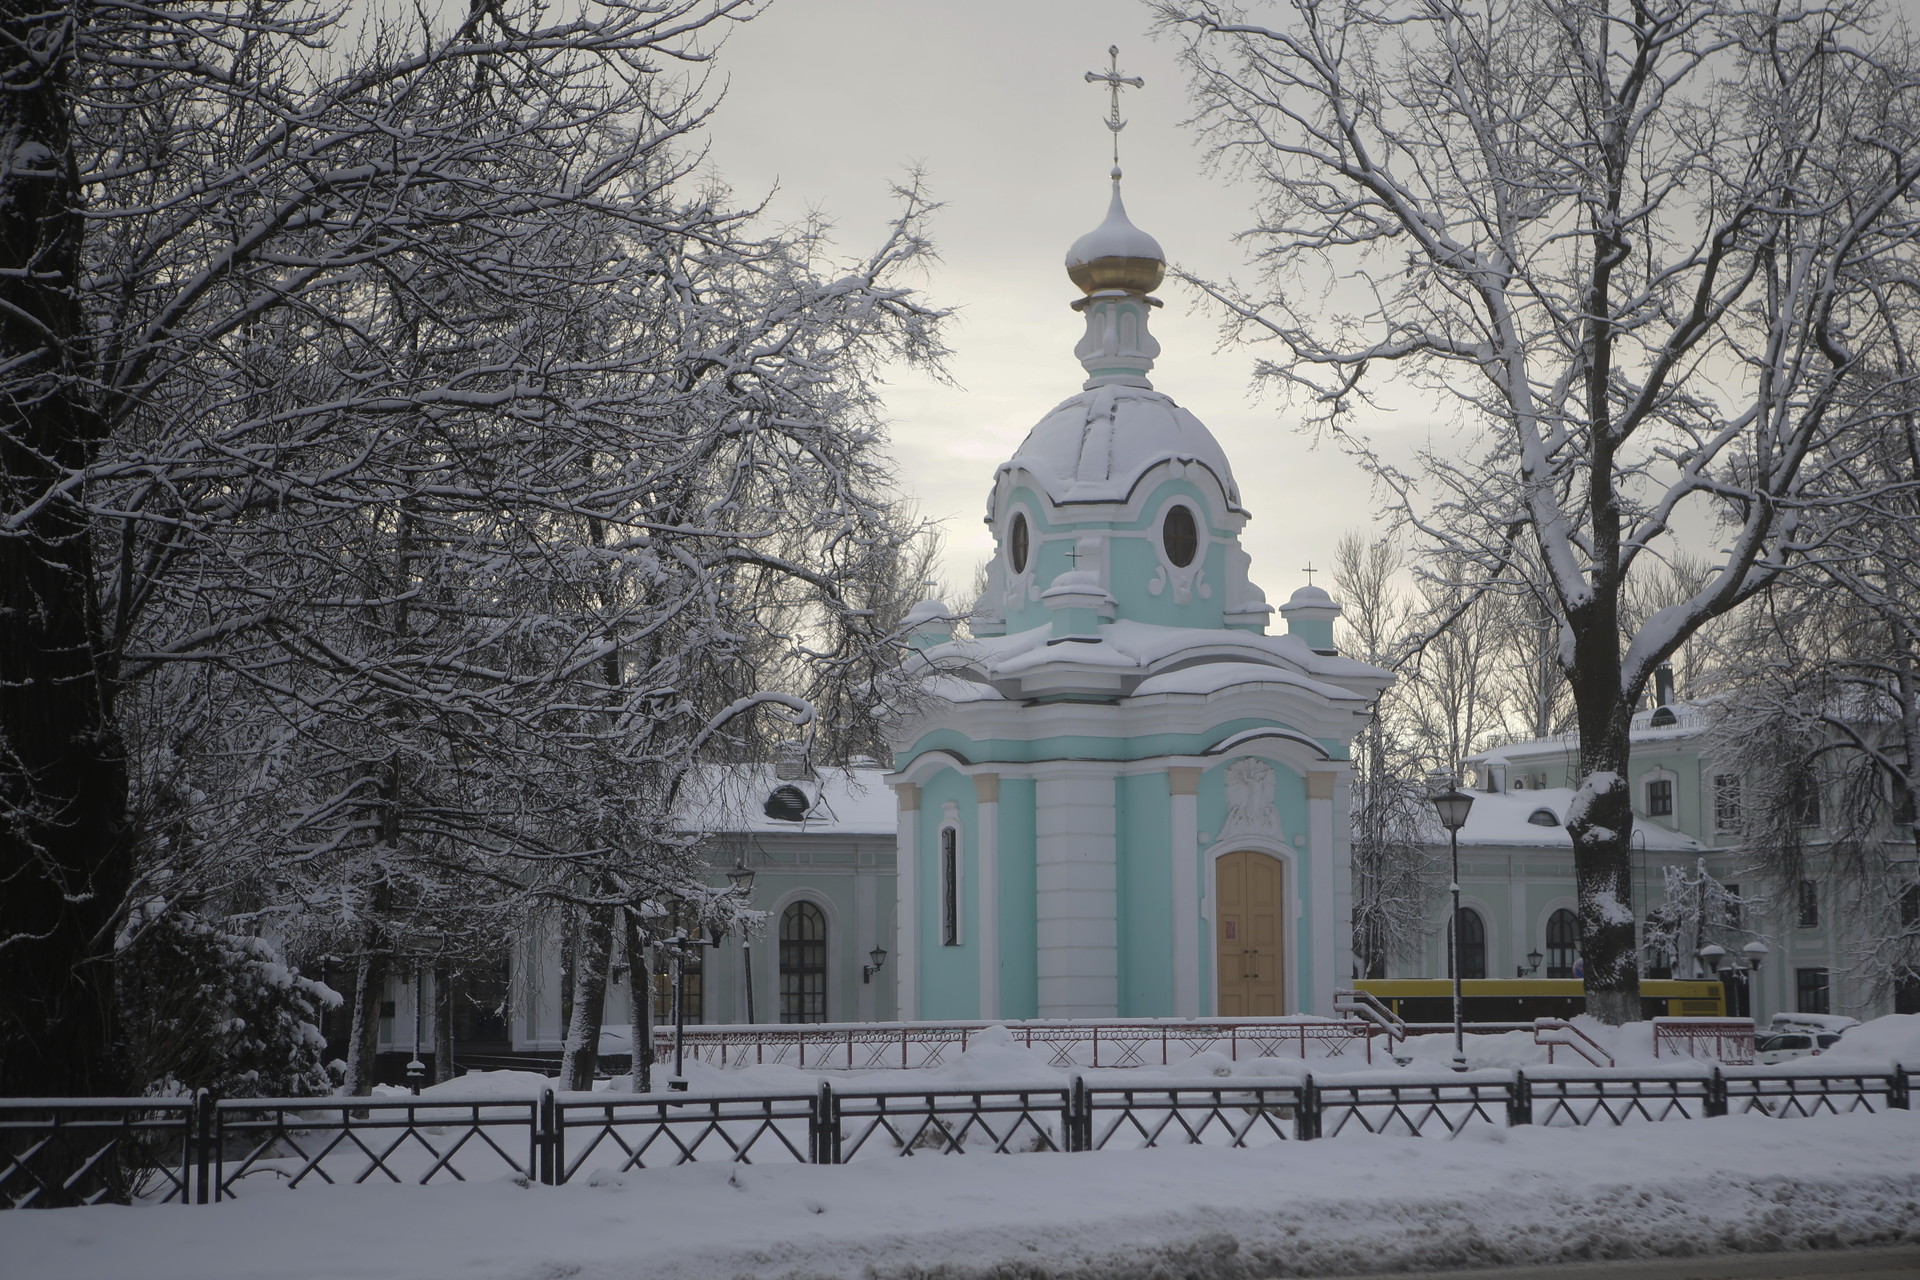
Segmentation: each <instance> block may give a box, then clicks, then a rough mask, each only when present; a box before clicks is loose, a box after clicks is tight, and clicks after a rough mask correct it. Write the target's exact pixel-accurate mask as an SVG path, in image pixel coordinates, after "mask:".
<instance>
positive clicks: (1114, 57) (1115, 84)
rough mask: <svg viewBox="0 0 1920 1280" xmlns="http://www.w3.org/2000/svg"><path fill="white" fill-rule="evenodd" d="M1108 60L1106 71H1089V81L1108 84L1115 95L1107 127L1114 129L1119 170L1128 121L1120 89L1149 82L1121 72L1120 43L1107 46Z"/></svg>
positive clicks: (1114, 150) (1142, 85)
mask: <svg viewBox="0 0 1920 1280" xmlns="http://www.w3.org/2000/svg"><path fill="white" fill-rule="evenodd" d="M1107 61H1108V64H1109V65H1108V67H1107V69H1106V70H1105V71H1089V72H1087V82H1088V83H1089V84H1104V85H1106V86H1107V91H1108V92H1109V93H1110V94H1112V95H1113V97H1112V105H1111V106H1110V107H1109V108H1108V110H1107V128H1109V129H1111V130H1112V131H1113V167H1114V168H1115V169H1116V170H1118V169H1119V168H1120V131H1121V130H1122V129H1124V128H1126V127H1127V122H1126V121H1125V120H1122V119H1121V118H1120V90H1121V88H1122V86H1131V87H1133V88H1135V89H1143V88H1145V87H1146V84H1147V82H1146V81H1145V80H1142V79H1141V78H1140V77H1139V76H1123V75H1121V74H1120V46H1119V45H1117V44H1112V45H1108V46H1107ZM1114 176H1115V177H1119V176H1120V175H1119V174H1118V173H1115V174H1114Z"/></svg>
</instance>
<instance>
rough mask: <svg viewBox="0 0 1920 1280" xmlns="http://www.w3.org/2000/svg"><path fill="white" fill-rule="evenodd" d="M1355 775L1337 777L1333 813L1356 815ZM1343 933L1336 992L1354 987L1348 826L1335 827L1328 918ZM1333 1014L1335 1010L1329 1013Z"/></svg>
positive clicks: (1332, 975)
mask: <svg viewBox="0 0 1920 1280" xmlns="http://www.w3.org/2000/svg"><path fill="white" fill-rule="evenodd" d="M1352 788H1353V775H1352V774H1350V773H1340V774H1336V775H1335V777H1334V783H1333V806H1332V812H1333V813H1346V814H1350V813H1352V812H1353V794H1352ZM1328 919H1329V920H1331V921H1332V923H1333V927H1334V928H1335V929H1337V930H1339V932H1338V933H1336V934H1335V936H1334V937H1333V939H1332V943H1333V963H1334V967H1333V969H1332V970H1331V971H1329V972H1328V974H1327V976H1326V981H1327V982H1328V983H1330V984H1331V988H1332V989H1333V990H1340V989H1342V988H1346V987H1350V986H1352V985H1353V984H1352V978H1353V976H1354V964H1353V839H1352V828H1351V826H1350V825H1349V824H1347V823H1335V824H1334V831H1333V915H1332V916H1330V917H1328ZM1329 1012H1331V1009H1329Z"/></svg>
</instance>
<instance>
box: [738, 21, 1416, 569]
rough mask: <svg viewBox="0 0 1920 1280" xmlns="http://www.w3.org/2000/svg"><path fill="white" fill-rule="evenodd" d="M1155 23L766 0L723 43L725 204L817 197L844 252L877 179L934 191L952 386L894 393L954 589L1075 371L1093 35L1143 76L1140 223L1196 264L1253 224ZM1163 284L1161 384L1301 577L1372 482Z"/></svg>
mask: <svg viewBox="0 0 1920 1280" xmlns="http://www.w3.org/2000/svg"><path fill="white" fill-rule="evenodd" d="M1149 19H1150V15H1149V14H1148V12H1147V9H1146V7H1145V6H1144V5H1143V4H1141V3H1138V0H780V2H779V3H775V4H774V5H772V6H771V8H769V9H768V10H767V11H766V12H765V14H764V15H763V16H761V17H759V18H757V19H755V20H754V21H752V22H749V23H746V24H745V25H743V26H740V27H738V28H737V29H736V30H735V31H734V34H733V35H732V36H731V37H730V38H729V40H728V43H727V46H726V48H725V49H724V50H723V52H722V54H721V56H720V59H719V64H718V69H719V71H720V73H721V75H722V76H724V77H725V78H726V79H727V80H728V82H729V88H728V91H727V97H726V100H725V103H724V104H723V105H722V107H721V108H720V110H719V112H718V114H717V115H716V117H715V118H714V121H713V123H712V126H711V128H710V130H709V133H708V143H709V146H710V154H711V158H712V161H713V164H714V165H715V167H716V168H717V169H718V170H719V171H720V173H721V174H722V176H724V177H725V178H726V179H727V180H728V181H730V182H731V183H732V184H733V185H734V188H735V190H736V192H737V194H738V195H739V196H741V197H748V196H754V195H757V194H759V193H762V192H764V191H766V190H768V189H770V188H773V187H774V186H775V185H776V184H777V185H778V187H779V194H778V196H777V197H776V198H775V201H774V203H773V210H774V212H775V213H776V215H778V216H782V217H788V218H797V217H799V216H800V215H801V214H803V213H804V212H805V211H806V210H807V209H809V208H817V209H820V210H822V211H824V212H825V213H827V214H828V215H830V216H831V217H832V218H833V219H834V220H835V222H836V224H837V228H838V230H837V238H838V239H839V240H840V242H841V243H842V244H843V245H844V246H845V247H846V248H847V249H848V250H859V249H864V248H865V247H867V246H869V245H871V244H873V243H875V242H876V241H877V240H878V238H879V236H880V235H881V233H882V229H883V227H884V225H885V222H886V220H887V218H888V217H889V216H890V212H891V208H892V205H891V202H890V199H889V196H888V188H889V185H890V184H891V183H892V182H894V181H896V180H897V179H898V178H899V177H900V175H901V174H902V173H903V172H904V171H905V170H906V169H907V168H908V167H909V166H911V165H915V164H918V165H920V166H921V167H923V168H924V169H925V171H926V175H927V181H928V184H929V186H930V188H931V191H932V193H933V194H934V195H935V196H936V197H937V198H939V199H941V200H943V201H945V202H946V207H945V208H944V209H943V210H941V211H940V213H939V214H938V215H937V220H936V222H935V223H934V236H935V239H936V240H937V241H938V244H939V247H940V252H941V256H942V261H941V263H940V264H939V265H938V266H937V267H936V268H935V269H934V270H933V271H932V273H931V274H930V275H929V277H928V278H927V279H926V281H925V282H924V284H925V288H926V291H927V293H928V295H929V296H930V297H931V298H933V299H934V300H936V301H938V302H940V303H943V304H946V305H950V306H954V307H957V308H959V309H960V314H959V316H958V317H957V319H956V321H955V322H954V324H953V327H952V329H951V331H950V336H949V340H950V345H951V346H952V347H953V349H954V358H953V363H952V372H953V376H954V380H955V383H956V385H954V386H941V385H938V384H936V383H934V382H932V381H931V380H928V379H925V378H921V377H917V376H912V375H908V376H904V377H902V378H901V379H899V380H898V381H897V382H896V383H895V384H894V385H893V386H892V388H891V390H890V393H889V395H888V404H889V409H890V412H891V415H892V417H893V419H894V422H893V443H894V454H895V456H896V458H897V459H898V461H899V466H900V474H901V482H902V485H903V487H904V488H905V490H906V491H907V492H908V493H909V494H911V495H912V496H913V497H914V498H915V499H917V501H918V502H919V504H920V507H921V510H922V512H923V513H924V514H925V515H927V516H928V517H931V518H933V519H937V520H940V521H941V522H942V523H943V524H944V527H945V528H946V531H947V548H948V549H947V563H946V569H945V574H944V579H945V581H946V582H948V583H949V584H953V585H956V586H960V587H965V586H966V585H967V584H968V583H970V581H971V579H972V574H973V567H974V565H975V564H976V563H978V561H980V560H981V559H982V558H984V557H985V556H986V555H987V554H988V553H989V551H990V549H991V542H990V540H989V538H988V536H987V533H986V530H985V527H984V526H983V525H982V524H981V515H982V513H983V511H984V508H985V502H986V495H987V487H988V482H989V481H990V480H991V478H992V475H993V470H994V467H995V466H996V465H998V464H999V463H1000V462H1002V461H1004V460H1005V459H1006V458H1007V457H1008V456H1010V455H1011V454H1012V452H1013V450H1014V449H1015V448H1016V447H1018V445H1019V443H1020V441H1021V439H1022V438H1023V437H1024V436H1025V434H1026V432H1027V430H1028V428H1030V427H1031V426H1032V425H1033V424H1034V423H1035V422H1036V421H1038V420H1039V419H1040V417H1041V416H1042V415H1043V414H1045V413H1046V412H1047V410H1049V409H1051V408H1052V407H1053V406H1054V405H1055V404H1057V403H1059V402H1060V401H1061V400H1063V399H1065V398H1066V397H1067V396H1069V395H1072V394H1073V393H1074V392H1076V391H1077V390H1079V386H1080V382H1081V379H1082V378H1083V377H1084V374H1083V373H1082V372H1081V370H1080V367H1079V365H1078V364H1077V363H1076V362H1075V360H1074V358H1073V346H1074V343H1075V342H1076V341H1078V339H1079V337H1080V328H1081V322H1080V318H1079V316H1078V315H1076V314H1075V313H1074V312H1073V311H1071V310H1069V309H1068V304H1069V303H1070V302H1071V301H1072V300H1073V299H1074V298H1075V297H1077V296H1079V292H1078V290H1076V289H1075V288H1074V287H1073V286H1072V284H1070V283H1069V282H1068V280H1067V277H1066V272H1065V270H1064V268H1063V267H1062V259H1063V257H1064V255H1065V253H1066V249H1067V246H1068V245H1069V244H1070V243H1072V242H1073V240H1074V239H1075V238H1076V237H1077V236H1079V235H1080V234H1081V233H1082V232H1084V231H1087V230H1090V229H1091V228H1092V227H1094V226H1095V225H1096V224H1098V223H1099V221H1100V220H1101V218H1102V217H1103V216H1104V215H1105V212H1106V201H1107V182H1106V173H1107V168H1108V164H1109V157H1108V150H1107V148H1108V138H1109V135H1108V132H1107V130H1106V129H1105V128H1104V127H1103V126H1102V123H1101V121H1102V117H1103V116H1104V115H1105V113H1106V108H1107V95H1106V92H1105V90H1104V87H1103V86H1097V85H1093V84H1088V83H1087V82H1086V81H1085V79H1084V74H1085V73H1086V72H1087V71H1089V70H1103V69H1105V67H1106V65H1107V54H1106V50H1107V46H1109V45H1113V44H1117V45H1119V46H1120V63H1121V70H1122V71H1123V72H1127V73H1130V74H1134V75H1140V76H1144V77H1145V79H1146V82H1147V83H1146V87H1145V89H1144V90H1129V91H1128V92H1127V93H1126V94H1125V101H1124V103H1123V107H1122V114H1123V115H1124V116H1125V117H1126V119H1127V120H1128V122H1129V123H1128V127H1127V129H1126V130H1125V132H1124V133H1123V134H1122V136H1121V161H1122V164H1123V166H1124V168H1125V170H1126V175H1127V177H1126V196H1127V206H1128V211H1129V213H1130V214H1131V216H1132V218H1133V220H1134V222H1135V223H1136V224H1138V225H1139V226H1140V227H1142V228H1144V229H1145V230H1147V231H1149V232H1151V233H1152V234H1153V235H1154V236H1155V237H1157V238H1158V239H1159V241H1160V243H1161V245H1162V246H1163V247H1164V248H1165V249H1166V251H1167V254H1168V256H1169V258H1170V259H1172V260H1173V261H1174V262H1175V263H1177V264H1180V265H1182V266H1186V267H1188V268H1190V269H1193V270H1195V271H1196V272H1198V273H1200V274H1204V275H1209V276H1216V277H1217V276H1220V275H1224V274H1227V273H1230V272H1232V271H1234V270H1236V269H1239V268H1240V266H1241V262H1242V255H1241V250H1240V247H1239V246H1237V245H1236V244H1235V243H1234V242H1233V236H1234V233H1235V232H1237V231H1238V230H1240V229H1242V228H1243V227H1245V226H1246V225H1247V224H1248V223H1249V222H1250V220H1251V215H1250V212H1249V205H1250V196H1249V193H1248V191H1247V190H1245V189H1244V188H1243V189H1240V190H1233V189H1230V188H1229V187H1228V186H1227V185H1226V184H1225V183H1223V181H1222V180H1221V179H1220V178H1218V177H1217V176H1209V175H1206V174H1204V173H1203V172H1202V161H1203V158H1204V157H1203V155H1202V152H1201V150H1200V148H1199V146H1198V144H1197V142H1196V140H1195V138H1194V136H1193V134H1192V133H1191V132H1190V131H1189V130H1187V129H1184V128H1183V127H1182V126H1181V124H1180V121H1181V120H1182V119H1183V118H1184V117H1185V115H1186V113H1187V107H1186V93H1185V84H1184V78H1183V76H1182V74H1181V72H1180V69H1179V67H1178V66H1177V63H1176V49H1175V47H1174V46H1173V44H1172V42H1171V41H1168V40H1158V41H1156V40H1154V39H1152V38H1151V37H1150V35H1149V27H1150V20H1149ZM1162 296H1163V297H1164V298H1165V300H1166V303H1167V305H1166V308H1165V309H1164V310H1163V311H1161V312H1159V313H1157V314H1156V316H1155V332H1156V334H1157V335H1158V337H1159V339H1160V343H1161V346H1162V347H1163V349H1164V351H1163V354H1162V356H1161V358H1160V361H1159V364H1158V366H1157V367H1156V368H1155V370H1154V373H1153V378H1154V383H1155V385H1156V386H1157V387H1158V388H1159V389H1160V390H1162V391H1165V392H1167V393H1168V394H1170V395H1172V396H1173V397H1174V398H1175V399H1176V400H1178V401H1179V402H1180V403H1181V404H1183V405H1185V406H1186V407H1187V408H1188V409H1190V410H1192V411H1193V412H1194V413H1195V414H1197V415H1198V416H1199V417H1200V419H1201V420H1202V421H1203V422H1205V423H1207V425H1208V426H1209V427H1211V428H1212V429H1213V431H1214V434H1215V435H1216V436H1217V437H1218V438H1219V439H1220V442H1221V444H1222V445H1223V446H1224V447H1225V448H1226V450H1227V454H1228V457H1229V458H1230V459H1231V460H1232V463H1233V466H1234V469H1235V472H1236V474H1237V475H1238V478H1239V481H1240V487H1241V490H1242V494H1243V497H1244V499H1245V501H1246V504H1247V506H1248V508H1249V509H1250V510H1251V511H1252V513H1253V520H1252V523H1251V524H1250V525H1249V527H1248V529H1247V534H1246V541H1247V546H1248V549H1249V551H1250V552H1251V553H1252V556H1253V563H1254V576H1255V580H1256V581H1258V582H1259V583H1260V584H1261V585H1262V586H1264V587H1265V588H1266V590H1267V594H1268V598H1269V599H1271V600H1273V601H1274V602H1275V603H1278V602H1279V601H1281V600H1284V599H1285V598H1286V597H1287V596H1288V595H1289V594H1291V592H1292V591H1293V590H1294V588H1295V587H1296V586H1299V585H1301V584H1303V583H1304V582H1305V578H1304V576H1303V575H1302V574H1301V573H1300V569H1301V568H1302V567H1303V566H1305V565H1306V564H1308V563H1309V562H1311V563H1312V564H1314V565H1315V566H1316V567H1319V566H1324V565H1326V564H1327V563H1328V562H1329V561H1330V559H1331V554H1332V547H1333V543H1334V541H1335V539H1336V538H1337V537H1338V536H1339V534H1340V532H1341V531H1342V530H1344V529H1349V528H1358V527H1363V526H1370V525H1371V524H1372V523H1373V520H1372V511H1373V506H1374V504H1373V502H1372V499H1371V496H1370V492H1369V485H1368V482H1367V479H1366V477H1365V476H1364V475H1363V474H1362V473H1361V472H1360V470H1359V468H1358V467H1357V465H1356V464H1354V463H1353V462H1352V461H1351V460H1350V459H1348V458H1347V457H1345V456H1344V455H1343V454H1341V453H1340V452H1339V451H1338V450H1337V449H1336V448H1334V447H1333V446H1331V445H1325V446H1321V447H1319V448H1315V447H1314V445H1313V443H1312V441H1311V440H1309V439H1308V438H1307V437H1306V436H1304V435H1302V434H1300V433H1299V432H1297V431H1296V430H1295V426H1296V422H1297V417H1296V416H1295V415H1294V414H1292V413H1291V412H1282V411H1281V410H1280V408H1279V407H1278V406H1276V405H1274V404H1273V403H1271V402H1267V403H1256V402H1254V401H1253V400H1252V399H1251V398H1250V394H1249V372H1250V370H1251V368H1252V365H1253V360H1254V355H1253V353H1252V352H1251V351H1250V350H1248V349H1246V348H1230V349H1227V350H1219V349H1217V347H1218V324H1217V320H1216V319H1215V318H1214V317H1212V316H1209V315H1207V314H1205V313H1204V312H1203V311H1201V310H1200V306H1199V303H1198V301H1197V299H1196V298H1195V296H1194V295H1193V294H1192V293H1191V292H1190V291H1188V290H1186V289H1185V288H1184V287H1182V286H1179V285H1176V284H1173V283H1169V284H1168V285H1166V286H1165V287H1163V289H1162ZM1391 407H1392V409H1393V410H1394V413H1395V416H1394V418H1393V419H1392V420H1390V421H1382V422H1376V423H1374V424H1371V425H1372V426H1373V427H1374V428H1375V429H1376V430H1379V431H1383V432H1385V433H1387V434H1390V435H1394V436H1397V437H1399V438H1401V439H1403V440H1406V441H1409V442H1410V441H1411V440H1414V439H1419V438H1423V437H1424V434H1425V428H1424V420H1425V415H1424V412H1423V410H1424V408H1425V406H1423V405H1422V404H1419V403H1415V402H1412V401H1411V400H1409V401H1408V402H1407V403H1403V404H1398V405H1394V406H1391ZM1395 452H1399V449H1397V448H1396V449H1395ZM1321 581H1322V582H1323V583H1324V581H1325V579H1321ZM955 603H966V602H965V601H956V602H955Z"/></svg>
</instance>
